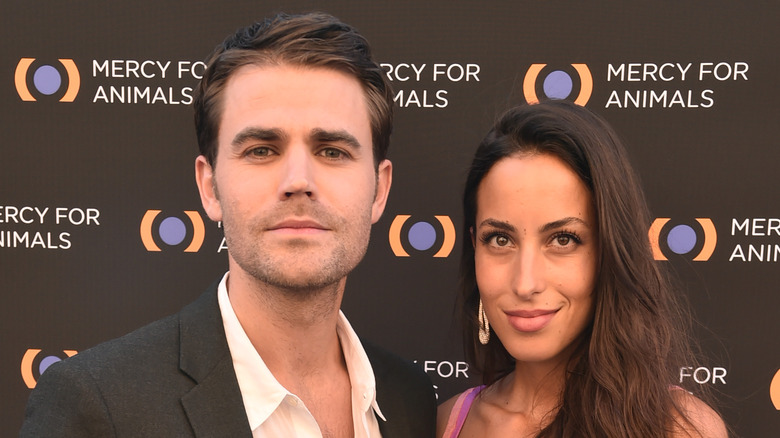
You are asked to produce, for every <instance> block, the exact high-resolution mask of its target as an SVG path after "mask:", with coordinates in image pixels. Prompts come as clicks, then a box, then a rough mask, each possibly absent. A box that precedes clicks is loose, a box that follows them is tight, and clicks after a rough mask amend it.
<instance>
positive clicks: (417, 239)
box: [388, 214, 455, 258]
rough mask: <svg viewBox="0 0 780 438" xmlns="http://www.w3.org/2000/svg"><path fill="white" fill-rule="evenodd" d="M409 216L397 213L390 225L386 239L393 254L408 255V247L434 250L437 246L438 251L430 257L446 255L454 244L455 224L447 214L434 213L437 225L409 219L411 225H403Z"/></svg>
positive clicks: (418, 249)
mask: <svg viewBox="0 0 780 438" xmlns="http://www.w3.org/2000/svg"><path fill="white" fill-rule="evenodd" d="M411 217H412V216H411V215H408V214H399V215H398V216H396V217H395V219H393V223H392V224H391V225H390V230H389V233H388V240H389V242H390V248H391V249H392V250H393V254H395V256H396V257H409V256H410V255H409V252H408V250H409V248H410V247H411V248H412V249H414V250H415V251H420V252H423V251H428V250H431V249H433V250H435V249H436V247H437V246H438V251H436V252H435V253H434V254H432V257H434V258H446V257H448V256H449V255H450V253H451V252H452V248H453V247H454V246H455V225H454V224H453V223H452V219H450V217H449V216H444V215H436V216H434V218H435V219H436V221H437V222H438V225H439V227H437V226H434V225H433V224H431V223H430V222H426V221H416V222H411V221H410V222H409V223H410V224H411V225H407V226H405V225H404V224H405V223H406V222H407V220H408V219H409V218H411ZM434 223H435V222H434ZM405 245H406V248H404V246H405ZM431 252H433V251H431Z"/></svg>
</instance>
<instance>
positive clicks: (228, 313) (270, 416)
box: [217, 273, 384, 438]
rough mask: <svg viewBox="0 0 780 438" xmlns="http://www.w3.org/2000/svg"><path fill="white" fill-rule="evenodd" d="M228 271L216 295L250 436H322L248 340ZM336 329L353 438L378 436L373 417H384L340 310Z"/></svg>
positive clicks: (360, 352) (363, 354)
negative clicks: (229, 288) (234, 304)
mask: <svg viewBox="0 0 780 438" xmlns="http://www.w3.org/2000/svg"><path fill="white" fill-rule="evenodd" d="M228 275H229V273H226V274H225V276H224V277H223V278H222V281H221V282H220V284H219V287H218V289H217V297H218V300H219V309H220V312H221V314H222V322H223V325H224V326H225V336H226V337H227V343H228V347H229V348H230V355H231V356H232V358H233V368H234V369H235V372H236V378H237V379H238V386H239V388H240V390H241V396H242V398H243V400H244V408H245V409H246V415H247V418H248V419H249V427H250V428H251V429H252V436H253V437H254V438H261V437H262V438H270V437H300V438H322V433H321V431H320V428H319V426H318V425H317V422H316V421H315V419H314V416H313V415H312V414H311V412H309V410H308V409H307V408H306V406H305V405H304V404H303V401H302V400H301V399H300V398H298V397H297V396H296V395H295V394H293V393H291V392H290V391H288V390H287V389H285V388H284V387H283V386H282V385H281V384H280V383H279V382H278V381H277V380H276V378H275V377H274V376H273V374H271V371H270V370H269V369H268V367H267V366H266V365H265V362H263V359H262V358H261V357H260V355H259V354H258V353H257V350H255V348H254V346H253V345H252V343H251V342H250V341H249V337H248V336H247V334H246V332H245V331H244V329H243V327H242V326H241V323H240V322H239V321H238V317H236V313H235V311H234V310H233V307H232V305H231V304H230V299H229V298H228V291H227V278H228ZM336 332H337V334H338V338H339V342H340V344H341V350H342V352H343V354H344V360H345V362H346V364H347V372H348V373H349V380H350V383H351V385H352V420H353V425H354V429H355V438H376V437H381V436H382V435H381V433H380V432H379V423H378V421H379V420H377V417H379V418H381V419H382V421H384V416H383V415H382V412H381V411H380V410H379V405H378V404H377V402H376V382H375V380H374V372H373V370H372V368H371V363H370V362H369V360H368V356H366V352H365V350H363V346H362V345H361V343H360V340H359V339H358V337H357V334H355V331H354V330H353V329H352V326H350V324H349V322H348V321H347V318H346V317H345V316H344V314H343V313H342V312H341V311H339V319H338V323H337V325H336Z"/></svg>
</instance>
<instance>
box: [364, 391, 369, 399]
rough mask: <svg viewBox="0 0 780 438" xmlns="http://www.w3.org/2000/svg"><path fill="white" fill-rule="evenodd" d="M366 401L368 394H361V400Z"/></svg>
mask: <svg viewBox="0 0 780 438" xmlns="http://www.w3.org/2000/svg"><path fill="white" fill-rule="evenodd" d="M366 399H368V394H366V393H365V392H364V393H363V400H366Z"/></svg>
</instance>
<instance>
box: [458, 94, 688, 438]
mask: <svg viewBox="0 0 780 438" xmlns="http://www.w3.org/2000/svg"><path fill="white" fill-rule="evenodd" d="M526 154H549V155H552V156H555V157H557V158H558V159H560V160H561V161H563V162H564V163H566V164H567V165H568V166H569V167H570V168H571V169H572V170H573V171H574V172H575V173H576V174H577V175H578V176H579V178H580V179H581V180H582V182H583V183H584V184H585V185H586V186H587V188H588V190H589V191H590V193H591V195H592V200H593V204H594V210H595V212H596V213H595V214H596V221H597V224H598V225H597V227H598V239H599V245H598V248H599V249H598V253H597V257H598V259H597V267H598V268H597V269H598V272H597V277H596V278H597V279H596V285H595V290H594V316H593V321H592V324H591V325H590V326H589V327H588V328H586V330H585V331H584V332H583V333H582V334H581V336H580V337H579V339H578V340H577V341H575V342H576V346H575V348H574V353H573V354H572V356H571V358H570V359H569V363H568V365H567V368H566V370H567V372H566V377H565V384H564V389H563V393H562V398H561V400H560V404H559V407H558V409H557V412H552V413H551V414H550V418H551V422H550V423H549V424H548V425H546V426H545V427H544V429H543V430H542V431H541V433H540V434H539V437H582V436H588V437H618V436H619V437H637V438H650V437H658V438H661V437H665V436H667V435H668V432H669V431H670V430H671V428H672V426H673V424H674V421H675V414H677V415H679V416H681V418H682V419H683V421H687V418H686V417H685V413H684V410H683V409H681V408H680V407H679V406H678V405H677V403H676V402H675V398H674V397H673V395H672V394H671V391H670V386H671V385H676V384H677V382H676V378H677V376H678V374H677V373H678V372H679V367H680V366H682V365H685V364H689V363H694V362H691V360H692V359H693V357H694V356H693V354H692V352H691V347H690V346H691V345H692V343H691V339H690V337H689V335H688V333H689V332H690V320H691V318H690V314H689V313H688V312H687V311H686V310H684V309H687V307H686V306H683V305H682V299H681V297H678V296H677V295H676V294H675V291H674V290H673V289H672V287H671V286H670V284H669V282H668V280H667V276H666V275H665V274H664V273H663V272H662V271H661V270H660V267H659V265H658V263H657V262H656V261H655V260H654V259H653V256H652V253H651V249H650V244H649V239H648V235H647V232H648V229H649V219H650V216H649V212H648V208H647V203H646V201H645V198H644V194H643V192H642V189H641V187H640V184H639V181H638V178H637V175H636V174H635V172H634V170H633V169H632V167H631V165H630V163H629V160H628V157H627V153H626V151H625V149H624V147H623V145H622V143H621V141H620V139H619V138H618V136H617V135H616V134H615V132H614V130H613V129H612V128H611V127H610V126H609V125H608V124H607V123H606V122H605V121H604V120H603V119H601V118H600V117H598V116H596V115H595V114H593V113H592V112H591V111H589V110H587V109H585V108H583V107H580V106H577V105H574V104H572V103H570V102H567V101H563V100H559V101H547V102H542V103H540V104H537V105H529V106H521V107H516V108H513V109H510V110H509V111H508V112H506V113H505V114H504V115H503V116H501V117H500V119H499V120H498V122H497V123H496V124H495V126H494V127H493V129H491V131H490V132H489V133H488V134H487V136H486V137H485V139H484V140H483V141H482V142H481V144H480V145H479V147H478V149H477V152H476V155H475V157H474V159H473V162H472V164H471V167H470V170H469V174H468V178H467V181H466V186H465V190H464V195H463V213H464V223H463V234H462V235H463V236H468V235H469V233H470V229H472V227H474V226H475V220H476V213H477V212H476V208H477V202H476V201H477V191H478V188H479V185H480V182H481V181H482V179H483V178H484V177H485V175H486V174H487V173H488V172H489V171H490V169H491V168H492V167H493V165H494V164H495V163H496V162H498V161H500V160H502V159H504V158H507V157H512V156H522V155H526ZM478 303H479V290H478V288H477V282H476V274H475V267H474V247H473V245H472V242H471V240H470V239H463V249H462V258H461V279H460V295H459V297H458V308H459V313H460V317H461V322H462V324H463V335H464V347H465V351H466V358H467V360H469V361H470V363H471V364H472V365H473V366H474V367H475V368H476V370H477V371H478V372H479V373H481V375H482V377H483V383H485V384H487V385H490V384H492V383H494V382H496V381H497V380H498V379H500V378H502V377H504V376H506V375H507V374H509V373H510V372H512V371H513V370H514V367H515V360H514V359H513V358H512V356H511V355H510V354H509V353H508V352H507V350H506V349H505V348H504V346H503V345H502V344H501V342H500V340H499V339H497V337H496V336H495V334H494V335H493V336H491V338H490V341H489V342H488V344H487V345H481V344H480V343H479V341H478V339H477V327H478V322H477V307H478ZM688 423H690V422H688Z"/></svg>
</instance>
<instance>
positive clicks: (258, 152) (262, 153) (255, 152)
mask: <svg viewBox="0 0 780 438" xmlns="http://www.w3.org/2000/svg"><path fill="white" fill-rule="evenodd" d="M249 154H250V155H252V156H255V157H267V156H269V155H271V149H270V148H267V147H257V148H254V149H251V150H250V151H249Z"/></svg>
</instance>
